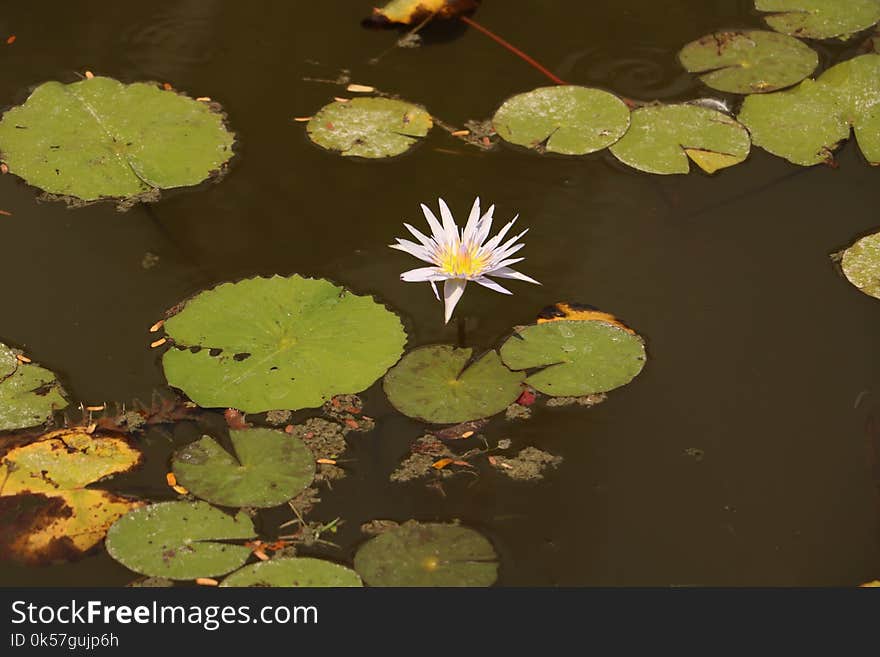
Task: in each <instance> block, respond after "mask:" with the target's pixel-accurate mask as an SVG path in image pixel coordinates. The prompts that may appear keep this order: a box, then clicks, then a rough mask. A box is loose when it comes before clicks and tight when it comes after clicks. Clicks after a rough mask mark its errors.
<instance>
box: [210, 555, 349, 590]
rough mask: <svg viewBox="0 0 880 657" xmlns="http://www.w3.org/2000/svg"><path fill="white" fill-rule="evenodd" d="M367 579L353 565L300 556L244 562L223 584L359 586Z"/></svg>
mask: <svg viewBox="0 0 880 657" xmlns="http://www.w3.org/2000/svg"><path fill="white" fill-rule="evenodd" d="M363 585H364V583H363V582H362V581H361V578H360V577H359V576H358V574H357V573H356V572H354V571H353V570H352V569H351V568H346V567H345V566H340V565H339V564H336V563H333V562H332V561H325V560H323V559H312V558H309V557H298V558H296V559H284V558H281V559H272V560H271V561H261V562H260V563H255V564H251V565H250V566H245V567H244V568H242V569H241V570H236V571H235V572H234V573H232V574H231V575H229V576H228V577H227V578H226V579H224V580H223V582H222V583H221V584H220V586H272V587H336V588H340V587H357V586H363Z"/></svg>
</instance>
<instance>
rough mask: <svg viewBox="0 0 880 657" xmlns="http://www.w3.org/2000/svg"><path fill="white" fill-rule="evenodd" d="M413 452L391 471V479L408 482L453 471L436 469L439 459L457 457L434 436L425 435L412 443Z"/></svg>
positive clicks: (447, 474) (449, 474) (443, 475)
mask: <svg viewBox="0 0 880 657" xmlns="http://www.w3.org/2000/svg"><path fill="white" fill-rule="evenodd" d="M410 450H411V451H412V454H410V456H409V457H407V458H406V459H404V460H403V462H401V464H400V465H399V466H397V469H396V470H395V471H394V472H392V473H391V477H390V479H391V481H395V482H407V481H415V480H418V479H424V478H426V477H428V476H432V475H433V476H439V477H449V476H452V475H453V471H451V470H445V469H440V470H438V469H436V468H435V467H434V463H436V462H437V461H438V460H439V459H443V458H451V459H454V458H455V457H456V455H455V453H453V452H452V451H451V450H450V449H449V448H448V447H447V446H446V445H444V444H443V443H442V442H440V441H439V440H437V438H435V437H434V436H431V435H424V436H422V437H421V438H419V439H417V440H416V441H415V442H414V443H413V444H412V445H410Z"/></svg>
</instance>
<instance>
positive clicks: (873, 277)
mask: <svg viewBox="0 0 880 657" xmlns="http://www.w3.org/2000/svg"><path fill="white" fill-rule="evenodd" d="M840 267H841V269H843V273H844V275H845V276H846V278H847V280H848V281H849V282H850V283H852V284H853V285H855V286H856V287H857V288H859V290H861V291H862V292H864V293H865V294H868V295H870V296H872V297H874V298H875V299H880V233H874V234H873V235H868V236H866V237H863V238H861V239H859V240H857V241H856V242H855V243H854V244H853V245H852V246H850V247H849V248H848V249H846V251H844V252H843V257H842V258H841V261H840Z"/></svg>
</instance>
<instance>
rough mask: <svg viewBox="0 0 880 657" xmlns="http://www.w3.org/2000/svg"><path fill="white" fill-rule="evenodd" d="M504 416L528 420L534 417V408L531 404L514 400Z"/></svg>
mask: <svg viewBox="0 0 880 657" xmlns="http://www.w3.org/2000/svg"><path fill="white" fill-rule="evenodd" d="M504 417H505V418H506V419H508V420H528V419H529V418H530V417H532V409H531V407H529V406H523V405H522V404H518V403H516V402H514V403H513V404H511V405H510V406H508V407H507V410H506V411H505V412H504Z"/></svg>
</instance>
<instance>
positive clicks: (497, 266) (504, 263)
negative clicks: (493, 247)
mask: <svg viewBox="0 0 880 657" xmlns="http://www.w3.org/2000/svg"><path fill="white" fill-rule="evenodd" d="M523 260H525V258H509V259H507V260H502V261H501V262H499V263H498V264H495V265H492V269H501V268H502V267H509V266H510V265H515V264H516V263H518V262H522V261H523Z"/></svg>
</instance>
